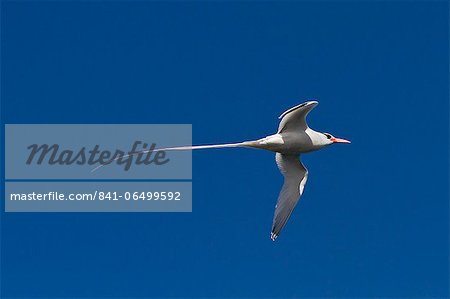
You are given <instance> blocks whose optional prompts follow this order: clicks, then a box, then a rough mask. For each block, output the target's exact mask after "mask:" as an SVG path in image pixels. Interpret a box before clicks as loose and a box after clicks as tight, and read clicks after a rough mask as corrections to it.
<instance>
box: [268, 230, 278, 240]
mask: <svg viewBox="0 0 450 299" xmlns="http://www.w3.org/2000/svg"><path fill="white" fill-rule="evenodd" d="M277 238H278V235H277V234H276V233H274V232H272V233H270V239H272V241H275V240H276V239H277Z"/></svg>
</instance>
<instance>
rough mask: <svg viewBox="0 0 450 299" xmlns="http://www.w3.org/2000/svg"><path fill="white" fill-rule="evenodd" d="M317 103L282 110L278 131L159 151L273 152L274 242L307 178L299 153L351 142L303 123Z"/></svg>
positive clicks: (272, 234)
mask: <svg viewBox="0 0 450 299" xmlns="http://www.w3.org/2000/svg"><path fill="white" fill-rule="evenodd" d="M317 104H318V102H316V101H309V102H305V103H303V104H300V105H297V106H295V107H293V108H291V109H289V110H287V111H285V112H284V113H283V114H281V116H280V117H279V118H280V119H281V121H280V124H279V126H278V131H277V133H276V134H273V135H269V136H267V137H264V138H261V139H258V140H253V141H244V142H239V143H229V144H214V145H197V146H181V147H171V148H164V149H158V150H159V151H163V150H164V151H176V150H198V149H212V148H231V147H247V148H257V149H264V150H268V151H272V152H275V153H276V154H275V160H276V163H277V166H278V168H279V170H280V172H281V174H282V175H283V176H284V184H283V187H282V189H281V191H280V194H279V196H278V201H277V204H276V206H275V214H274V218H273V224H272V231H271V236H270V237H271V239H272V240H274V241H275V239H276V238H277V237H278V235H279V234H280V232H281V230H282V229H283V227H284V226H285V225H286V223H287V221H288V219H289V217H290V215H291V213H292V211H293V210H294V208H295V206H296V205H297V202H298V201H299V199H300V197H301V195H302V194H303V190H304V187H305V184H306V181H307V179H308V170H307V169H306V168H305V166H304V165H303V164H302V162H301V161H300V155H301V154H304V153H308V152H312V151H316V150H319V149H321V148H323V147H325V146H327V145H330V144H333V143H350V141H347V140H345V139H340V138H336V137H333V136H332V135H331V134H328V133H321V132H317V131H314V130H313V129H311V128H309V126H308V125H307V123H306V116H307V115H308V113H309V112H310V111H311V110H312V109H313V108H314V107H316V106H317ZM101 166H102V165H101ZM99 167H100V166H99ZM99 167H98V168H99ZM96 169H97V168H96ZM96 169H94V170H96Z"/></svg>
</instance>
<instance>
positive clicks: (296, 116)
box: [278, 101, 319, 133]
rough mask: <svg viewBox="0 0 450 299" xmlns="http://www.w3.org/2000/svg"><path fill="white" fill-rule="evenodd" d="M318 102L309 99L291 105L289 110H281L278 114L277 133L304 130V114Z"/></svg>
mask: <svg viewBox="0 0 450 299" xmlns="http://www.w3.org/2000/svg"><path fill="white" fill-rule="evenodd" d="M317 104H319V103H318V102H316V101H309V102H306V103H303V104H300V105H297V106H295V107H292V108H291V109H289V110H286V111H285V112H283V114H281V115H280V117H279V119H281V121H280V125H279V126H278V133H282V132H287V131H290V130H295V131H297V132H298V131H299V130H305V129H306V128H307V127H308V124H307V123H306V116H307V115H308V113H309V111H311V110H312V109H313V108H314V107H316V106H317Z"/></svg>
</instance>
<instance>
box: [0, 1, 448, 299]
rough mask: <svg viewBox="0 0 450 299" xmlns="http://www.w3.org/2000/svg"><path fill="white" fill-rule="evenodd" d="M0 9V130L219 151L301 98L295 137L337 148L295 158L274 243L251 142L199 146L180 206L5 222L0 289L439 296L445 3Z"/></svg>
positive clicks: (443, 232) (444, 257)
mask: <svg viewBox="0 0 450 299" xmlns="http://www.w3.org/2000/svg"><path fill="white" fill-rule="evenodd" d="M1 17H2V20H1V22H2V23H1V25H2V26H1V27H2V28H1V34H2V41H1V42H2V44H1V45H2V73H1V75H2V89H1V92H2V93H1V96H2V106H1V108H2V111H1V116H2V123H192V124H193V142H194V143H197V144H202V143H213V142H232V141H241V140H245V139H252V138H258V137H262V136H264V135H267V134H270V133H273V132H274V131H275V130H276V128H277V125H278V120H277V117H278V115H279V114H280V113H281V112H283V111H284V110H285V109H287V108H289V107H291V106H293V105H295V104H298V103H301V102H303V101H305V100H306V99H310V98H316V99H318V101H319V102H320V105H319V106H318V107H317V108H316V109H315V110H314V111H313V112H312V113H311V114H310V117H309V123H310V125H311V127H313V128H315V129H317V130H321V131H325V132H330V133H332V134H335V135H336V136H339V137H343V138H348V139H350V140H352V142H353V143H352V144H351V145H336V146H333V147H330V148H327V149H325V150H322V151H319V152H316V153H311V154H309V155H305V156H304V157H303V161H304V163H305V165H306V166H307V167H308V168H309V171H310V175H309V181H308V184H307V186H306V189H305V193H304V197H303V198H302V200H301V202H300V203H299V205H298V206H297V209H296V210H295V211H294V213H293V215H292V217H291V219H290V221H289V223H288V225H287V227H286V228H285V230H284V231H283V233H282V234H281V236H280V238H279V239H278V240H277V242H275V243H274V242H272V241H271V240H270V238H269V236H270V227H271V223H272V216H273V210H274V205H275V201H276V198H277V195H278V192H279V189H280V186H281V184H282V177H281V175H280V174H279V172H278V170H277V168H276V165H275V163H274V155H273V154H271V153H269V152H264V151H256V150H246V149H237V150H214V151H201V152H195V153H194V154H193V188H194V189H193V212H192V213H184V214H176V213H153V214H152V213H114V214H108V213H103V214H102V213H84V214H83V213H35V214H34V213H14V214H12V213H8V214H5V213H2V214H1V218H2V219H1V233H2V238H1V239H2V260H1V262H2V263H1V270H2V293H3V296H11V297H13V296H40V297H51V296H76V297H81V296H90V297H95V296H123V297H131V296H137V297H139V296H140V297H143V296H145V297H167V296H183V297H196V296H207V297H261V296H264V297H318V296H320V297H374V296H377V297H388V296H390V297H400V296H405V297H413V296H415V297H447V296H448V286H449V285H448V284H449V283H448V282H449V274H448V257H449V242H448V241H449V204H448V198H449V192H448V182H449V173H448V166H449V157H448V153H449V152H448V145H449V130H448V127H449V126H448V116H449V115H448V111H449V103H448V96H449V95H448V91H449V89H448V82H449V76H448V62H449V60H448V53H449V47H448V2H446V1H432V2H431V1H430V2H418V1H410V2H409V1H408V2H403V1H399V2H388V1H374V2H371V1H364V2H361V3H356V2H354V1H350V2H332V3H327V2H318V3H311V2H295V1H283V2H271V1H263V2H253V1H243V2H239V1H235V2H222V1H208V2H206V1H195V2H178V1H173V2H159V1H156V2H155V1H151V2H150V1H148V2H147V1H137V2H131V3H129V2H125V1H95V2H92V3H89V2H87V1H70V2H61V3H58V2H54V1H46V2H31V1H8V2H6V1H3V2H2V12H1ZM2 159H4V158H3V156H2ZM2 171H3V170H2Z"/></svg>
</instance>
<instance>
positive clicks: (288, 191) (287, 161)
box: [270, 153, 308, 241]
mask: <svg viewBox="0 0 450 299" xmlns="http://www.w3.org/2000/svg"><path fill="white" fill-rule="evenodd" d="M275 159H276V161H277V165H278V168H279V169H280V171H281V173H282V174H283V176H284V184H283V188H282V189H281V192H280V195H279V196H278V201H277V205H276V206H275V215H274V216H273V224H272V233H271V235H270V238H271V239H272V240H273V241H275V239H276V238H277V237H278V235H279V234H280V232H281V230H282V229H283V227H284V226H285V225H286V222H287V221H288V219H289V216H291V213H292V211H293V210H294V208H295V206H296V205H297V202H298V200H299V199H300V196H301V195H302V193H303V189H304V187H305V184H306V180H307V179H308V170H307V169H306V168H305V166H303V164H302V162H301V161H300V157H299V156H297V155H284V154H280V153H277V154H276V156H275Z"/></svg>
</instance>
